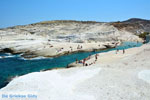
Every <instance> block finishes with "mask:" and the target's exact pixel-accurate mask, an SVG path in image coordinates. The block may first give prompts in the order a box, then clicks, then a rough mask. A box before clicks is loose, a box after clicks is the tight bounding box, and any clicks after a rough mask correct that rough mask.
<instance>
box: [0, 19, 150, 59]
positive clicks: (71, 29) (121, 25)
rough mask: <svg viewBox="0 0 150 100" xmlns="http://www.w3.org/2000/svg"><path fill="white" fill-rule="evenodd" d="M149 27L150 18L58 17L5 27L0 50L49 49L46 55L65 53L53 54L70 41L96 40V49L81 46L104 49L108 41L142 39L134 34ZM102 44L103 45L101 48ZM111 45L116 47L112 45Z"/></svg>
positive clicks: (30, 50)
mask: <svg viewBox="0 0 150 100" xmlns="http://www.w3.org/2000/svg"><path fill="white" fill-rule="evenodd" d="M140 25H142V26H140ZM148 26H149V21H147V20H141V21H139V20H138V19H137V20H128V21H124V22H114V23H104V22H103V23H101V22H94V21H71V20H60V21H45V22H40V23H34V24H29V25H23V26H15V27H8V28H4V29H1V30H0V51H2V50H5V49H6V48H7V49H11V50H13V52H14V53H28V54H38V55H40V56H42V55H44V56H45V54H44V53H43V52H47V51H49V52H53V53H52V54H49V55H46V56H54V55H60V54H65V52H68V49H67V50H64V52H63V53H62V52H61V53H58V54H57V53H55V52H56V51H59V50H60V48H62V47H63V45H64V44H68V46H65V47H66V48H69V47H70V46H71V45H70V43H75V44H77V45H78V44H89V43H97V44H96V45H98V44H99V45H100V46H99V47H97V48H95V47H94V45H93V46H89V47H88V48H85V49H84V50H85V51H86V49H88V50H89V49H90V48H94V49H100V48H102V49H104V48H107V47H108V46H110V45H109V44H113V43H117V42H119V43H120V42H121V41H140V42H141V41H142V39H140V38H139V37H138V36H137V35H135V34H137V33H138V32H142V31H149V27H148ZM142 27H143V28H142ZM139 30H142V31H139ZM136 32H137V33H136ZM59 43H63V45H59V46H57V47H55V46H54V45H57V44H59ZM103 43H105V44H103ZM77 45H76V46H77ZM104 45H106V46H105V47H104ZM111 47H115V45H113V46H111ZM47 48H49V49H47ZM94 49H93V50H94ZM39 52H40V53H39ZM47 53H48V52H47Z"/></svg>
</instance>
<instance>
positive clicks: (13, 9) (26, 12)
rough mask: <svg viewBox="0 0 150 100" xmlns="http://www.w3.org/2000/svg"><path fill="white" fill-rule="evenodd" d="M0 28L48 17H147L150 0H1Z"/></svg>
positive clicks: (97, 18) (106, 20) (83, 18)
mask: <svg viewBox="0 0 150 100" xmlns="http://www.w3.org/2000/svg"><path fill="white" fill-rule="evenodd" d="M0 12H1V14H0V28H4V27H10V26H15V25H26V24H31V23H36V22H40V21H48V20H79V21H99V22H111V21H123V20H127V19H129V18H142V19H149V20H150V0H0Z"/></svg>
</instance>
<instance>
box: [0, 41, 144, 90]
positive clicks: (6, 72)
mask: <svg viewBox="0 0 150 100" xmlns="http://www.w3.org/2000/svg"><path fill="white" fill-rule="evenodd" d="M141 45H142V43H136V42H125V43H124V44H123V45H121V46H118V47H116V48H112V49H109V50H103V51H96V52H80V53H74V54H69V55H64V56H60V57H56V58H46V59H35V60H24V59H22V58H21V57H20V55H10V54H2V53H1V54H0V57H2V56H5V58H3V59H2V58H0V88H2V87H4V86H6V85H7V84H8V82H9V81H10V79H11V78H12V77H15V76H20V75H24V74H27V73H31V72H39V71H41V70H47V69H51V68H60V67H66V66H67V65H68V64H70V63H72V62H74V61H75V60H76V59H78V60H81V59H83V58H86V57H88V56H89V55H93V54H96V53H101V52H108V51H112V50H116V49H119V50H122V49H128V48H132V47H139V46H141Z"/></svg>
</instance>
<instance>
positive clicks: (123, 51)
mask: <svg viewBox="0 0 150 100" xmlns="http://www.w3.org/2000/svg"><path fill="white" fill-rule="evenodd" d="M118 52H119V49H116V54H117V53H118ZM122 53H123V54H125V49H123V50H122Z"/></svg>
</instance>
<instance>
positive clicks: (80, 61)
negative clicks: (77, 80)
mask: <svg viewBox="0 0 150 100" xmlns="http://www.w3.org/2000/svg"><path fill="white" fill-rule="evenodd" d="M98 56H99V54H95V60H94V62H92V63H90V64H88V63H86V61H87V60H89V59H91V55H89V56H88V57H87V58H84V59H83V60H79V61H78V59H76V64H78V63H82V64H83V66H88V65H92V64H95V62H96V61H97V59H98Z"/></svg>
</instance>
